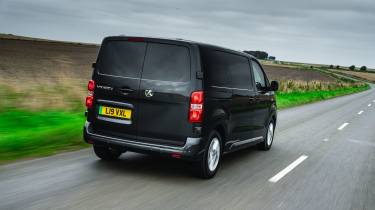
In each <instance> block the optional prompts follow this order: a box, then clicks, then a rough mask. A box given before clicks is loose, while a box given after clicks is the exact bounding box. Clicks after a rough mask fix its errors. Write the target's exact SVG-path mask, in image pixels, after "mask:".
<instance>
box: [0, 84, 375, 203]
mask: <svg viewBox="0 0 375 210" xmlns="http://www.w3.org/2000/svg"><path fill="white" fill-rule="evenodd" d="M370 104H371V105H370ZM374 121H375V90H374V89H372V90H369V91H366V92H362V93H359V94H355V95H350V96H345V97H340V98H336V99H332V100H328V101H324V102H319V103H314V104H310V105H305V106H300V107H296V108H291V109H287V110H283V111H280V112H279V118H278V127H277V130H276V137H275V142H274V145H273V147H272V149H271V150H270V151H268V152H264V151H259V150H257V149H256V148H249V149H246V150H243V151H240V152H237V153H233V154H229V155H227V156H225V157H224V158H223V163H222V166H221V168H220V170H219V172H218V174H217V176H216V177H215V178H214V179H211V180H200V179H198V178H195V177H194V176H192V174H191V172H190V170H188V168H189V164H187V163H184V162H181V161H178V160H173V159H172V160H171V159H166V158H158V157H152V156H146V155H141V154H135V153H126V154H124V155H122V156H121V159H120V160H119V161H117V162H113V163H107V162H103V161H100V160H98V159H97V158H96V157H95V156H94V154H93V152H92V151H91V150H88V149H86V150H82V151H78V152H71V153H65V154H61V155H56V156H52V157H47V158H42V159H37V160H31V161H25V162H19V163H15V164H10V165H5V166H0V209H90V210H91V209H163V210H166V209H256V210H261V209H287V210H293V209H296V210H301V209H311V210H316V209H339V210H346V209H375V122H374Z"/></svg>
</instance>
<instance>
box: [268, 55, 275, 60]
mask: <svg viewBox="0 0 375 210" xmlns="http://www.w3.org/2000/svg"><path fill="white" fill-rule="evenodd" d="M268 60H271V61H274V60H276V57H275V56H268Z"/></svg>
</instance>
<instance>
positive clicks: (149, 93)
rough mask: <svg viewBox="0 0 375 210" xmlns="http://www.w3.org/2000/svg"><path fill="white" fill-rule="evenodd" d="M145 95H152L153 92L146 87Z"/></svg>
mask: <svg viewBox="0 0 375 210" xmlns="http://www.w3.org/2000/svg"><path fill="white" fill-rule="evenodd" d="M145 96H146V97H152V96H154V92H152V90H150V89H146V90H145Z"/></svg>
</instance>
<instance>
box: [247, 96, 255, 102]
mask: <svg viewBox="0 0 375 210" xmlns="http://www.w3.org/2000/svg"><path fill="white" fill-rule="evenodd" d="M254 101H257V98H256V97H255V96H250V97H249V102H254Z"/></svg>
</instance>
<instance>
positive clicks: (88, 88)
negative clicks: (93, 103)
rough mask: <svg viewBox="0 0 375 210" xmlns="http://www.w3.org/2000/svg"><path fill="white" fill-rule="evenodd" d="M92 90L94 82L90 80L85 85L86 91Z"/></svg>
mask: <svg viewBox="0 0 375 210" xmlns="http://www.w3.org/2000/svg"><path fill="white" fill-rule="evenodd" d="M94 89H95V81H94V80H90V81H89V84H87V90H88V91H90V92H93V91H94Z"/></svg>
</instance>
